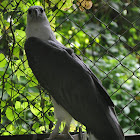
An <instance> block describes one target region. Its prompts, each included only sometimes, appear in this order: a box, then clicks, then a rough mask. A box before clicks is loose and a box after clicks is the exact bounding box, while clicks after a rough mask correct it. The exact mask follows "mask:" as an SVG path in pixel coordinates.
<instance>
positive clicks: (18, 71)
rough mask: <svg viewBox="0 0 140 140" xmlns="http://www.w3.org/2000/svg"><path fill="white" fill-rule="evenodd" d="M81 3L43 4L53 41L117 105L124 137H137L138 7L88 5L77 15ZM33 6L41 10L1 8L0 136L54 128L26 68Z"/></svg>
mask: <svg viewBox="0 0 140 140" xmlns="http://www.w3.org/2000/svg"><path fill="white" fill-rule="evenodd" d="M79 1H80V0H79ZM79 1H74V0H68V1H66V2H65V3H64V1H63V0H52V1H49V0H46V3H45V5H46V6H47V7H48V8H46V13H47V17H48V19H49V20H50V23H51V26H52V29H53V30H54V29H55V31H56V32H55V34H56V37H57V40H59V41H60V42H62V43H63V44H65V46H67V47H71V48H73V49H74V51H75V53H76V54H78V55H80V57H82V59H83V61H84V62H85V63H86V64H87V65H88V66H89V67H90V68H91V69H92V71H93V72H94V73H95V74H96V75H97V77H98V78H99V79H100V80H101V81H102V83H103V85H104V86H105V88H106V89H107V91H108V93H109V95H110V96H111V98H112V100H113V102H114V104H115V105H116V112H117V114H118V119H119V122H120V124H121V126H122V128H123V131H124V132H127V133H129V134H130V133H140V120H139V117H140V116H139V114H140V108H139V105H140V95H139V87H140V49H139V47H138V45H139V43H140V32H139V30H140V26H139V25H140V22H139V21H140V20H137V19H138V18H139V12H140V9H139V7H138V5H140V4H139V3H137V4H136V3H135V2H129V1H127V0H126V1H125V2H121V1H120V0H111V1H110V2H106V1H101V0H99V1H96V0H92V4H93V6H92V8H91V9H89V8H87V9H88V10H87V9H86V7H84V6H83V7H80V10H79V8H78V5H77V2H79ZM85 1H86V0H85ZM31 5H41V6H44V2H43V1H42V0H40V1H37V0H27V1H20V0H16V1H14V0H13V1H11V0H7V1H3V2H1V3H0V25H1V28H0V36H1V37H0V51H1V53H0V77H1V80H0V96H1V124H0V134H1V135H13V134H28V133H43V132H44V131H47V132H50V131H51V129H53V128H54V127H53V123H55V119H54V114H53V111H54V110H53V107H52V104H51V101H50V99H49V96H48V95H47V94H46V91H44V89H42V88H41V87H40V85H39V84H38V81H37V80H36V78H35V77H34V75H33V73H32V71H31V69H30V68H29V66H28V62H27V58H26V55H25V51H24V42H25V38H26V37H25V27H26V16H27V10H28V8H29V7H30V6H31ZM79 6H81V5H79ZM124 7H125V8H124ZM83 9H85V10H83ZM82 11H83V12H82ZM119 13H120V14H119ZM134 15H135V16H134ZM133 125H134V126H133ZM76 126H77V127H78V126H79V124H76ZM131 126H132V127H131ZM62 127H63V126H62ZM75 129H76V130H77V128H75V127H72V128H71V130H73V131H74V130H75Z"/></svg>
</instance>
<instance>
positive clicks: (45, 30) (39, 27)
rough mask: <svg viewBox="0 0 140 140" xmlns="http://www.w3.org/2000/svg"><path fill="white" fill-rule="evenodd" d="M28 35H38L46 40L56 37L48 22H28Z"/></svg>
mask: <svg viewBox="0 0 140 140" xmlns="http://www.w3.org/2000/svg"><path fill="white" fill-rule="evenodd" d="M26 37H27V39H28V38H29V37H37V38H39V39H41V40H42V41H44V42H48V40H54V39H56V38H55V35H54V33H53V31H52V30H51V27H50V25H49V24H48V23H47V22H32V23H27V26H26Z"/></svg>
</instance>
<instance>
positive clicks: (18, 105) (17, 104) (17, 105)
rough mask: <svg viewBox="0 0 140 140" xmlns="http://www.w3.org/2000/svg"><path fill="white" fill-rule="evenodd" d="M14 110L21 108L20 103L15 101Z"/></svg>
mask: <svg viewBox="0 0 140 140" xmlns="http://www.w3.org/2000/svg"><path fill="white" fill-rule="evenodd" d="M15 108H16V109H18V108H21V102H19V101H16V103H15Z"/></svg>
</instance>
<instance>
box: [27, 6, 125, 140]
mask: <svg viewBox="0 0 140 140" xmlns="http://www.w3.org/2000/svg"><path fill="white" fill-rule="evenodd" d="M26 36H27V40H26V42H25V52H26V55H27V59H28V63H29V66H30V68H31V69H32V71H33V73H34V75H35V77H36V78H37V80H38V82H39V83H40V85H41V86H42V87H43V88H44V89H46V90H47V91H48V92H49V94H50V95H51V97H52V102H53V105H54V113H55V117H56V119H57V123H56V126H55V129H54V130H53V132H52V133H51V135H50V137H49V138H48V139H49V140H52V139H55V138H57V137H59V136H64V137H65V138H66V139H71V140H72V139H73V138H72V136H71V135H70V134H69V129H70V123H71V120H72V118H74V119H75V120H77V121H79V122H80V123H82V124H83V125H85V126H86V129H87V133H88V136H89V137H88V139H89V140H124V139H125V138H124V134H123V132H122V129H121V127H120V125H119V123H118V120H117V116H116V114H115V110H114V104H113V102H112V100H111V99H110V97H109V95H108V93H107V91H106V89H105V88H104V87H103V85H102V84H101V82H100V80H99V79H98V78H97V77H96V76H95V75H94V74H93V72H92V71H91V69H90V68H89V67H88V66H86V64H84V62H83V61H82V60H81V59H80V58H79V57H78V56H77V55H76V54H75V53H74V51H73V50H72V49H70V48H66V47H65V46H64V45H63V44H61V43H60V42H58V41H57V40H56V37H55V35H54V33H53V31H52V30H51V27H50V24H49V21H48V19H47V17H46V14H45V11H44V9H43V8H42V7H41V6H32V7H30V8H29V9H28V14H27V26H26ZM62 121H64V122H65V128H64V130H63V132H62V135H61V134H60V135H59V126H60V125H61V122H62Z"/></svg>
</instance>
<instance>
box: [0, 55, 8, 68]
mask: <svg viewBox="0 0 140 140" xmlns="http://www.w3.org/2000/svg"><path fill="white" fill-rule="evenodd" d="M6 63H7V61H6V59H5V56H4V54H2V53H0V67H5V65H6Z"/></svg>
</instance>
